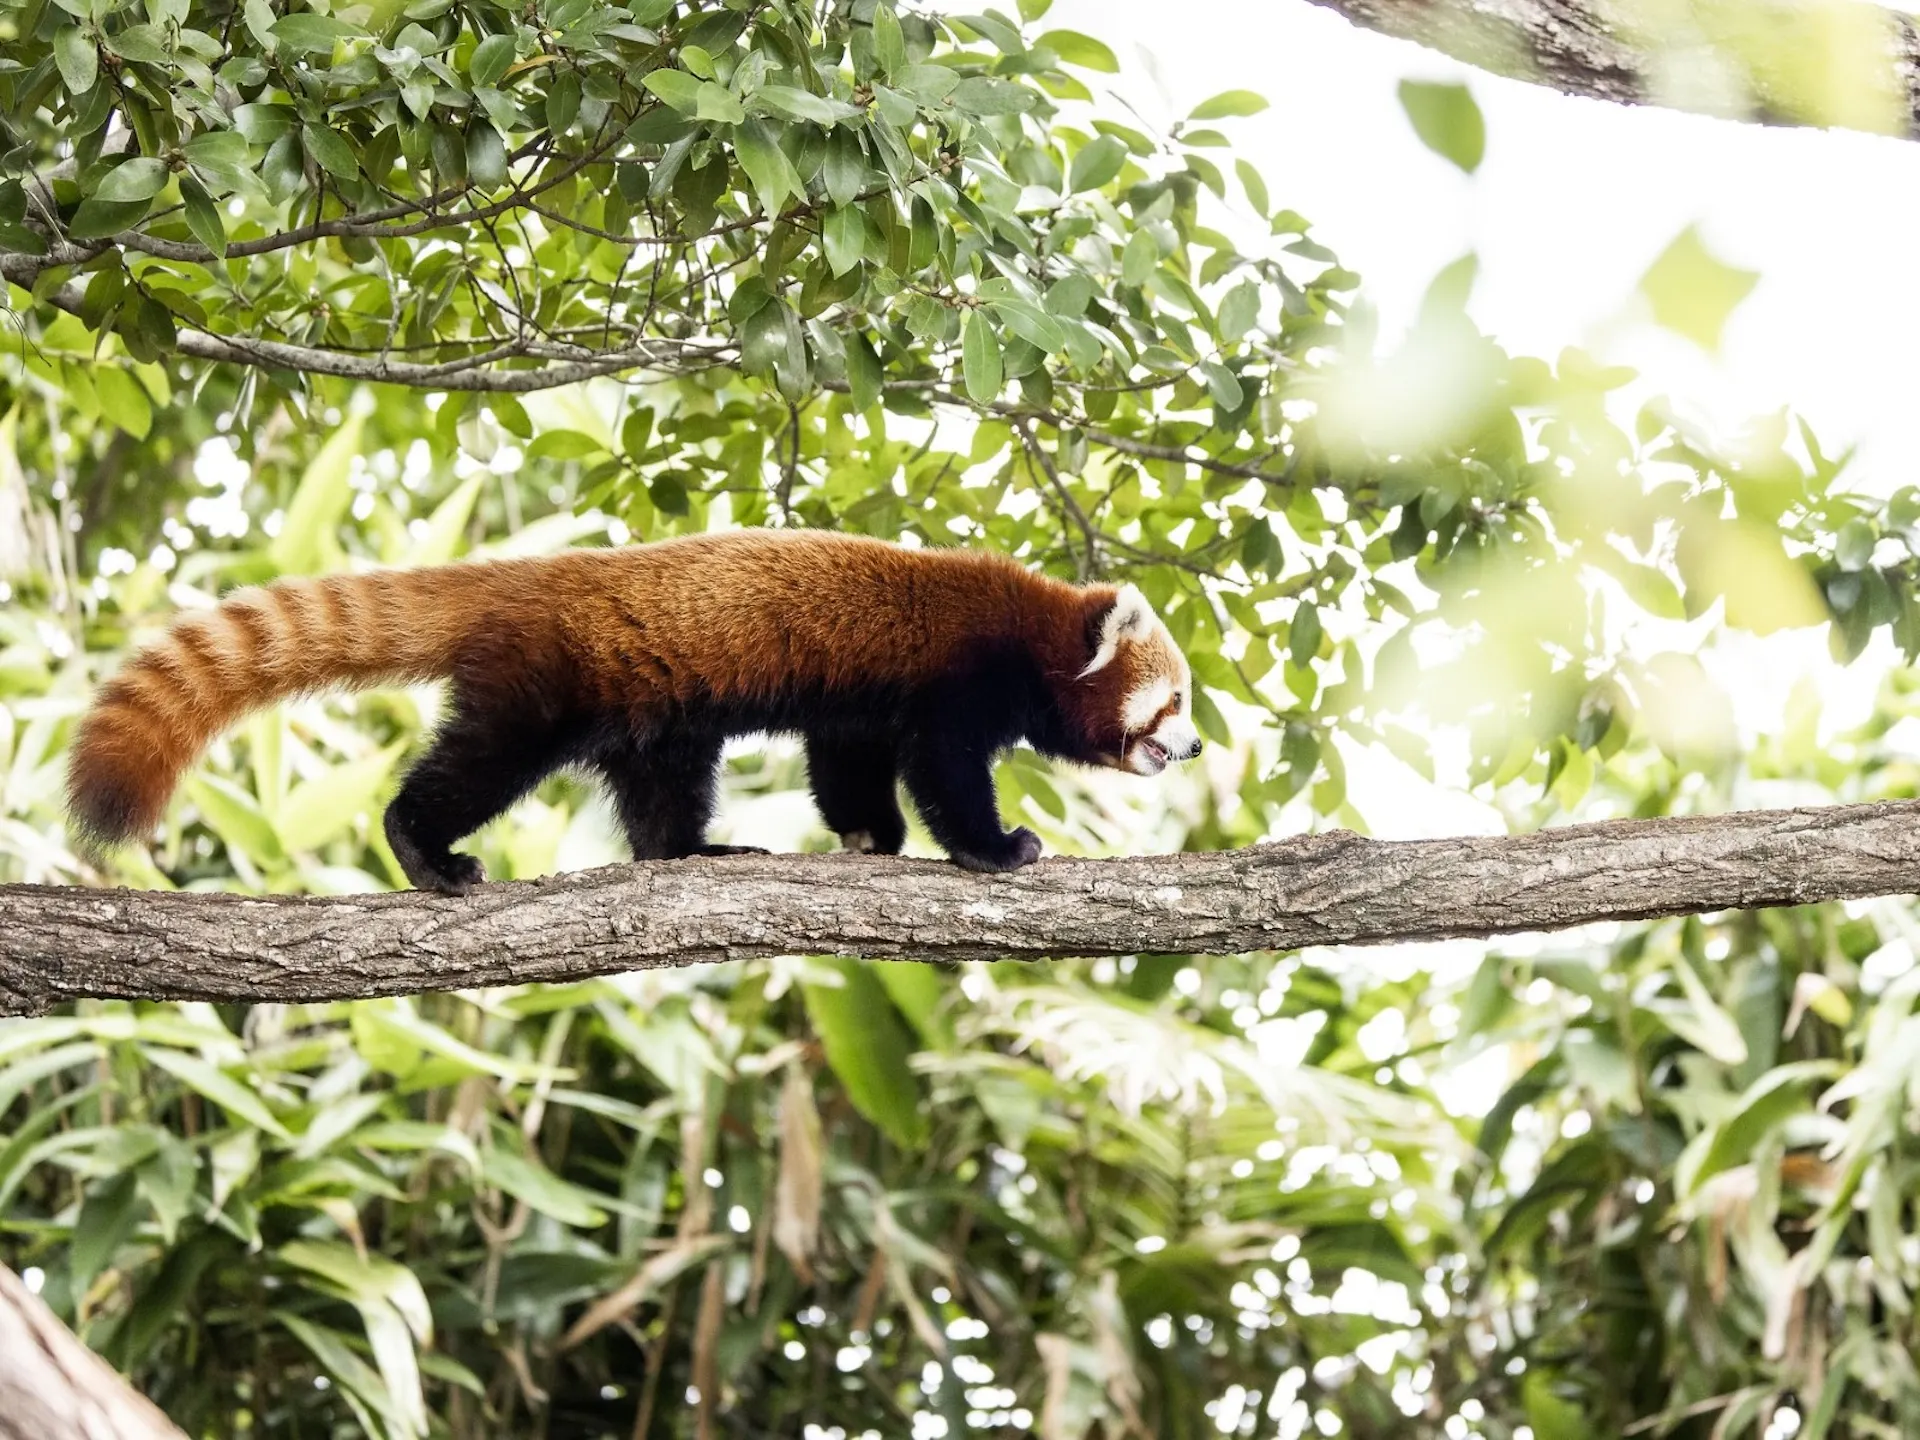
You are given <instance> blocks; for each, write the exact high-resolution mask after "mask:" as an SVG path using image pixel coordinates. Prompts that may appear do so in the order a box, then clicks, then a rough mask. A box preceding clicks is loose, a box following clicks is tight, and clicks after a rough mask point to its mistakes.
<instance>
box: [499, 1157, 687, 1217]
mask: <svg viewBox="0 0 1920 1440" xmlns="http://www.w3.org/2000/svg"><path fill="white" fill-rule="evenodd" d="M480 1174H481V1178H482V1179H484V1180H485V1181H486V1183H487V1184H489V1185H491V1186H493V1187H494V1188H495V1189H498V1190H503V1191H505V1192H506V1193H507V1194H509V1195H511V1196H512V1197H513V1198H514V1199H516V1200H520V1201H524V1202H525V1203H526V1204H527V1205H529V1206H531V1207H532V1208H533V1209H534V1210H536V1211H538V1212H539V1213H540V1214H542V1215H546V1216H550V1217H551V1218H553V1219H555V1220H558V1221H559V1222H560V1223H561V1224H562V1225H573V1226H577V1227H578V1228H580V1229H583V1230H597V1229H598V1228H599V1227H600V1226H602V1225H604V1224H606V1223H607V1212H606V1211H605V1210H603V1209H601V1208H600V1205H601V1199H602V1197H601V1196H599V1195H596V1194H594V1192H593V1191H591V1190H588V1189H585V1188H584V1187H582V1186H579V1185H575V1184H573V1183H572V1182H570V1181H567V1180H563V1179H561V1178H560V1177H559V1176H558V1175H556V1174H554V1173H553V1172H552V1171H551V1170H549V1169H547V1167H546V1166H544V1165H542V1164H541V1163H540V1162H539V1161H537V1160H535V1159H533V1158H531V1157H530V1156H526V1155H516V1154H514V1153H513V1152H512V1151H510V1150H503V1149H501V1148H500V1147H499V1146H497V1145H496V1146H494V1147H492V1148H491V1149H488V1150H486V1151H484V1152H483V1153H482V1154H481V1157H480ZM695 1183H698V1181H697V1180H696V1182H695Z"/></svg>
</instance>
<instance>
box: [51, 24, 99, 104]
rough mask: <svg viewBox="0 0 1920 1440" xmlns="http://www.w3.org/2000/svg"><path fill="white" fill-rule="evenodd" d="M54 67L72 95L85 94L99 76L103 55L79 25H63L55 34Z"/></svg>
mask: <svg viewBox="0 0 1920 1440" xmlns="http://www.w3.org/2000/svg"><path fill="white" fill-rule="evenodd" d="M53 63H54V65H55V66H56V68H58V70H59V71H60V81H61V83H62V84H64V85H65V86H66V87H67V93H68V94H70V95H84V94H86V93H87V92H88V91H89V90H91V89H93V82H94V81H95V80H96V79H98V78H99V76H100V52H99V51H98V50H96V49H95V48H94V45H93V41H92V40H91V39H90V38H89V37H88V36H87V33H86V32H85V31H84V30H82V29H81V28H80V27H79V26H78V25H63V26H61V27H60V28H59V29H58V30H56V31H54V32H53Z"/></svg>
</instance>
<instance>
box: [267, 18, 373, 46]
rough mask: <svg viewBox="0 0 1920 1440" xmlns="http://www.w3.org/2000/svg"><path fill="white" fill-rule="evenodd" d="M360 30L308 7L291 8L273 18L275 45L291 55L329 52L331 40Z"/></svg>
mask: <svg viewBox="0 0 1920 1440" xmlns="http://www.w3.org/2000/svg"><path fill="white" fill-rule="evenodd" d="M361 33H363V32H361V31H359V30H356V29H355V28H354V27H353V26H351V25H345V24H342V23H341V22H340V21H338V20H335V19H333V18H332V17H331V16H327V15H316V14H314V13H313V12H312V11H311V10H299V11H295V12H294V13H293V14H291V15H283V16H281V17H280V18H279V19H278V20H276V21H274V22H273V39H274V44H275V46H276V48H278V49H280V50H284V51H287V52H289V53H291V54H294V55H331V54H332V53H333V47H334V43H335V42H336V41H338V40H342V39H344V38H345V37H347V36H349V35H358V34H361Z"/></svg>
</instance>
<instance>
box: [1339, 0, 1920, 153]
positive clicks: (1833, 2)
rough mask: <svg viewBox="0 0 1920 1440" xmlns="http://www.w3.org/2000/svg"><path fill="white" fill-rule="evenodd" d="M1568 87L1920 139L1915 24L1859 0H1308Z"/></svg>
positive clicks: (1515, 74)
mask: <svg viewBox="0 0 1920 1440" xmlns="http://www.w3.org/2000/svg"><path fill="white" fill-rule="evenodd" d="M1313 3H1314V4H1316V5H1323V6H1325V7H1326V8H1327V9H1329V10H1334V11H1337V12H1339V13H1340V14H1342V15H1344V16H1346V18H1347V19H1349V20H1351V21H1352V22H1353V23H1354V24H1356V25H1363V26H1365V27H1366V28H1367V29H1369V30H1378V31H1380V32H1381V33H1382V34H1385V35H1392V36H1394V37H1396V38H1398V39H1401V40H1412V41H1414V42H1416V43H1417V44H1421V45H1425V46H1427V47H1428V48H1430V49H1434V50H1438V51H1440V52H1442V53H1443V54H1446V55H1450V56H1452V57H1453V58H1454V59H1456V60H1459V61H1462V62H1464V63H1466V64H1468V65H1473V66H1477V67H1478V68H1480V69H1482V70H1488V71H1491V72H1492V73H1494V74H1496V75H1504V76H1507V77H1508V78H1510V79H1514V80H1526V81H1529V82H1531V83H1533V84H1537V85H1548V86H1551V87H1552V88H1554V89H1556V90H1560V91H1564V92H1565V93H1566V94H1569V95H1585V96H1588V97H1590V98H1592V99H1596V100H1612V101H1615V102H1618V103H1621V104H1633V105H1663V106H1667V107H1669V108H1671V109H1676V110H1687V111H1692V112H1694V113H1696V114H1702V115H1719V116H1724V117H1727V118H1731V119H1739V120H1757V121H1761V122H1763V123H1766V124H1774V125H1817V126H1833V127H1838V128H1841V129H1849V130H1870V131H1875V132H1879V133H1883V134H1891V135H1899V136H1902V137H1904V138H1906V139H1914V138H1920V31H1917V30H1916V28H1915V24H1914V21H1913V20H1912V19H1911V18H1910V17H1909V16H1906V15H1902V14H1897V13H1895V12H1894V11H1891V10H1887V9H1883V8H1882V7H1880V6H1878V5H1872V4H1864V3H1860V0H1706V3H1694V4H1688V5H1678V6H1647V5H1641V4H1637V3H1635V0H1313Z"/></svg>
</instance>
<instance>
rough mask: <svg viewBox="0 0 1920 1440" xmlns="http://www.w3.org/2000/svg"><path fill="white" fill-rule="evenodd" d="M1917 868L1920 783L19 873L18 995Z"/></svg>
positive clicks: (998, 952) (1021, 944)
mask: <svg viewBox="0 0 1920 1440" xmlns="http://www.w3.org/2000/svg"><path fill="white" fill-rule="evenodd" d="M1916 889H1920V802H1915V801H1900V802H1891V803H1886V804H1879V805H1852V806H1833V807H1828V808H1825V809H1816V810H1762V811H1753V812H1749V813H1746V814H1738V815H1719V816H1711V817H1705V818H1689V819H1669V820H1634V821H1625V820H1622V821H1610V822H1607V823H1604V824H1598V825H1576V826H1569V827H1567V828H1565V829H1559V830H1547V831H1542V832H1540V833H1538V834H1534V835H1521V836H1511V837H1500V838H1495V839H1469V840H1417V841H1376V840H1365V839H1362V838H1360V837H1359V836H1357V835H1352V834H1349V833H1347V832H1344V831H1341V832H1336V833H1333V834H1328V835H1317V836H1310V837H1306V838H1302V839H1296V840H1286V841H1281V842H1278V843H1276V844H1272V845H1261V846H1257V847H1255V848H1253V849H1250V850H1234V851H1227V852H1224V853H1219V854H1208V855H1169V856H1164V857H1160V858H1154V859H1130V860H1050V861H1044V862H1042V863H1041V864H1038V865H1035V866H1032V867H1030V868H1028V869H1026V870H1022V871H1018V872H1016V873H1015V874H1012V875H1002V876H995V877H992V878H983V877H981V876H977V875H971V874H967V873H966V872H964V871H961V870H958V869H956V868H954V867H953V866H950V865H946V864H943V863H938V862H931V861H915V860H900V859H894V858H888V857H859V856H851V855H833V856H797V855H793V856H766V857H758V856H741V857H735V858H729V859H723V860H683V861H651V862H647V863H644V864H637V865H617V866H609V867H607V868H606V869H602V870H591V871H587V872H585V873H582V874H575V875H564V876H555V877H552V878H549V879H546V880H539V881H533V882H522V883H514V884H505V885H486V886H482V887H480V888H479V889H477V890H475V891H474V892H473V893H472V894H471V895H469V896H467V897H466V898H464V899H459V900H454V899H447V898H445V897H442V896H437V895H424V894H419V893H406V894H395V895H372V896H356V897H349V898H332V899H309V898H301V897H290V896H275V897H268V898H260V899H253V898H248V897H244V896H237V895H208V894H184V893H169V892H144V893H143V892H136V891H128V890H82V889H71V888H62V887H42V886H29V885H14V886H4V887H0V1015H31V1014H37V1013H40V1012H42V1011H44V1010H47V1009H48V1008H50V1007H52V1006H54V1005H57V1004H59V1003H60V1002H62V1001H64V1000H72V999H78V998H81V997H85V996H100V997H125V998H141V999H165V1000H186V999H199V1000H284V1001H311V1000H339V999H352V998H359V997H366V996H375V995H392V994H399V993H407V992H413V991H421V990H452V989H467V988H473V987H478V986H487V985H513V984H523V983H527V982H530V981H547V982H554V981H574V980H581V979H585V978H587V977H589V976H593V975H604V974H609V973H612V972H615V971H621V970H638V969H648V968H652V967H656V966H661V965H692V964H698V963H701V962H704V961H714V960H733V959H741V958H745V957H750V956H763V955H784V954H839V955H858V956H868V957H872V958H876V959H908V960H986V959H995V958H999V957H1002V956H1012V957H1016V958H1022V959H1040V958H1043V957H1047V956H1068V955H1129V954H1136V953H1141V952H1149V953H1157V954H1205V955H1235V954H1242V953H1245V952H1248V951H1256V950H1290V949H1295V948H1297V947H1299V946H1303V945H1375V944H1383V943H1388V942H1392V941H1397V940H1432V939H1444V938H1452V937H1459V936H1482V935H1499V934H1508V933H1513V932H1520V931H1537V930H1557V929H1564V928H1566V927H1567V926H1571V925H1581V924H1585V923H1587V922H1589V921H1595V920H1636V919H1646V918H1649V917H1653V916H1659V915H1681V914H1692V913H1697V912H1707V911H1715V910H1729V909H1749V908H1756V907H1760V906H1768V905H1801V904H1807V903H1810V902H1813V901H1820V900H1840V899H1853V898H1859V897H1862V896H1868V895H1888V894H1904V893H1910V892H1912V891H1914V890H1916Z"/></svg>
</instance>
